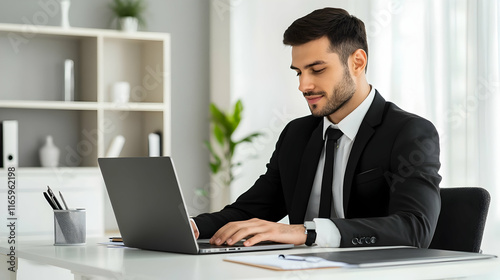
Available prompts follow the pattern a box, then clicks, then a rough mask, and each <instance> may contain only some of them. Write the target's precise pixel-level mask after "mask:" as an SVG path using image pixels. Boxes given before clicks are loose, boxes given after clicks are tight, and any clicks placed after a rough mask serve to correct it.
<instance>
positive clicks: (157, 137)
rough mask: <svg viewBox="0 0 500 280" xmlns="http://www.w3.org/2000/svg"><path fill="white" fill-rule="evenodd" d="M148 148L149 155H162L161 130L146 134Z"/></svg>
mask: <svg viewBox="0 0 500 280" xmlns="http://www.w3.org/2000/svg"><path fill="white" fill-rule="evenodd" d="M148 148H149V149H148V150H149V156H150V157H159V156H161V155H162V150H161V132H159V131H157V132H154V133H150V134H149V135H148Z"/></svg>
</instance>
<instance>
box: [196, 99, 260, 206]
mask: <svg viewBox="0 0 500 280" xmlns="http://www.w3.org/2000/svg"><path fill="white" fill-rule="evenodd" d="M242 111H243V104H242V102H241V100H238V101H237V102H236V104H235V105H234V108H233V109H232V110H230V111H229V112H224V111H222V110H221V109H219V108H218V107H217V106H216V105H215V104H214V103H211V104H210V115H211V121H210V123H211V138H212V141H205V145H206V147H207V148H208V150H209V152H210V171H211V176H212V190H211V191H212V192H216V193H215V194H213V193H212V194H211V198H212V205H211V208H212V209H213V210H220V209H221V207H223V206H225V205H226V204H227V203H229V202H230V201H229V200H230V198H229V195H230V190H229V187H230V186H231V183H232V182H233V180H234V178H235V177H234V173H233V168H234V167H236V166H239V165H241V164H242V162H241V161H235V159H234V154H235V151H236V148H237V147H238V146H239V145H240V144H242V143H251V142H252V141H253V140H254V139H255V138H256V137H258V136H260V135H262V134H261V133H259V132H255V133H251V134H249V135H247V136H245V137H243V138H241V139H239V140H235V139H234V136H233V134H234V132H235V131H236V129H237V128H238V126H239V124H240V122H241V113H242ZM214 187H215V188H217V190H214ZM200 192H201V195H205V196H207V195H208V194H207V193H206V191H204V190H200ZM214 196H217V197H214ZM214 198H216V200H217V201H218V202H217V203H215V204H216V205H214ZM217 204H218V205H217Z"/></svg>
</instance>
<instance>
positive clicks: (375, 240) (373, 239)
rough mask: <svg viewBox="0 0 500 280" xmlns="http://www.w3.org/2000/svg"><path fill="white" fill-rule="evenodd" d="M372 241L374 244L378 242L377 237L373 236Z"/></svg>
mask: <svg viewBox="0 0 500 280" xmlns="http://www.w3.org/2000/svg"><path fill="white" fill-rule="evenodd" d="M370 241H371V243H372V244H375V243H376V242H377V238H376V237H375V236H372V238H371V239H370Z"/></svg>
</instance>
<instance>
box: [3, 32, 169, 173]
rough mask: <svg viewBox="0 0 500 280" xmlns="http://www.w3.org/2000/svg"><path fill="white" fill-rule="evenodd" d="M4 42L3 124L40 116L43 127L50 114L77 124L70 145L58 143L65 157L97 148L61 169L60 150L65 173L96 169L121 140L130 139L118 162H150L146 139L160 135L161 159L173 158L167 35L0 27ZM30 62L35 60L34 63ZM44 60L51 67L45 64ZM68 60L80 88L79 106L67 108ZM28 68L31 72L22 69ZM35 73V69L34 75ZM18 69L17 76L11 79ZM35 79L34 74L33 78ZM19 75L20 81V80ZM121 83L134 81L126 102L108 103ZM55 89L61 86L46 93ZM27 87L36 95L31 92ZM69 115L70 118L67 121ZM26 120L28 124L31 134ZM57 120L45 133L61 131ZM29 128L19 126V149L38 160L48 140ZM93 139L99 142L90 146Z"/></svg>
mask: <svg viewBox="0 0 500 280" xmlns="http://www.w3.org/2000/svg"><path fill="white" fill-rule="evenodd" d="M0 42H1V44H0V61H1V63H0V73H5V74H6V75H4V78H3V80H2V78H1V77H0V110H1V111H2V112H0V120H2V119H17V117H23V116H26V115H29V116H30V118H31V119H34V118H35V117H37V116H38V115H39V116H40V119H39V120H37V121H38V126H39V125H43V118H44V117H45V116H47V115H49V117H50V115H51V114H52V115H53V118H54V119H61V120H63V119H68V118H74V119H77V120H78V121H77V123H75V124H74V127H78V129H72V130H71V131H68V139H61V138H59V139H58V138H57V137H54V141H55V142H56V145H57V143H58V141H59V143H61V144H59V148H63V149H62V150H75V151H77V150H78V146H79V145H80V146H81V145H82V143H83V142H91V143H92V148H91V150H92V151H84V152H81V153H80V155H79V156H81V158H82V160H81V162H78V163H75V162H64V151H62V152H63V154H62V155H61V158H62V159H61V160H62V162H61V166H66V167H96V166H97V158H98V157H103V156H105V154H106V150H107V149H108V147H109V145H110V143H111V141H112V140H113V138H114V137H115V136H117V135H119V134H121V135H124V136H125V138H126V142H125V146H124V149H123V151H122V154H121V156H147V151H148V147H147V135H148V134H149V133H151V132H157V131H160V132H161V133H162V136H163V137H162V139H163V142H162V149H163V154H164V155H170V152H171V148H170V143H171V141H170V139H171V127H170V122H171V120H170V106H171V105H170V100H171V98H170V36H169V34H165V33H152V32H135V33H124V32H120V31H114V30H100V29H87V28H68V29H64V28H60V27H49V26H29V25H18V24H0ZM40 46H46V47H47V46H48V47H47V48H40ZM58 48H60V49H58ZM58 52H59V53H61V54H60V55H58ZM65 53H67V54H68V55H66V56H65ZM28 57H33V58H34V60H33V59H32V60H33V61H32V64H31V61H30V60H29V59H30V58H28ZM37 57H40V58H41V60H44V61H43V63H39V64H37V63H38V62H37V61H36V58H37ZM45 57H49V58H53V61H46V60H47V59H45ZM66 58H69V59H74V61H75V79H76V82H77V83H76V85H75V94H76V96H75V101H70V102H67V101H63V92H62V91H61V86H60V85H61V84H62V83H63V77H62V68H60V67H62V61H64V59H66ZM54 60H55V61H54ZM28 63H30V64H31V65H29V66H28V65H27V64H28ZM23 64H25V65H26V66H25V67H22V66H21V67H19V65H23ZM13 68H14V69H13ZM32 68H35V70H34V71H31V69H32ZM47 68H48V69H47ZM11 69H13V70H11ZM16 70H17V71H18V73H17V75H16V73H11V72H15V71H16ZM24 70H27V71H24ZM30 72H31V73H33V72H34V73H36V74H35V75H31V77H32V78H30ZM53 72H57V73H59V74H61V75H59V76H57V74H54V73H53ZM10 75H11V76H10ZM20 76H23V78H22V80H21V79H19V78H17V77H20ZM9 77H11V78H12V79H9ZM118 81H127V82H129V84H130V86H131V98H130V99H131V100H130V102H129V103H126V104H114V103H113V102H111V98H110V88H111V85H112V84H113V83H114V82H118ZM51 83H53V84H57V85H58V86H55V87H54V86H53V87H51V86H50V85H49V86H47V84H51ZM31 84H33V85H31ZM27 85H29V88H30V89H31V90H26V87H27ZM54 91H59V92H56V93H55V92H54ZM25 113H27V114H25ZM65 115H71V117H68V118H65ZM21 119H22V118H21ZM49 119H50V118H49ZM21 121H23V122H24V123H26V125H27V127H28V128H27V129H26V130H23V127H24V123H23V122H21ZM53 121H54V120H53V119H51V122H50V123H46V126H47V127H48V128H49V127H57V126H59V125H58V123H53ZM29 122H30V121H29V120H20V124H19V125H20V128H19V129H20V134H22V135H23V136H24V137H23V139H20V143H21V144H24V146H26V147H28V148H27V149H26V150H24V151H26V152H28V151H30V153H33V152H34V151H36V150H37V149H36V148H37V147H39V146H40V145H41V143H40V141H42V139H44V138H45V134H44V133H43V132H40V131H35V130H34V129H30V128H29V124H28V123H29ZM61 127H64V125H61ZM30 130H33V131H30ZM84 131H86V132H87V133H83V132H84ZM47 133H49V132H47ZM89 133H91V134H92V135H95V138H96V139H86V137H88V134H89ZM75 134H76V135H75ZM86 135H87V136H86ZM26 139H33V142H31V143H30V142H27V141H26ZM90 140H92V141H90ZM94 140H95V141H94ZM75 141H76V142H75ZM61 146H63V147H61ZM21 148H22V147H21ZM64 148H68V149H64ZM24 151H21V153H23V152H24ZM20 160H21V162H20V167H36V166H38V165H39V163H38V162H37V160H36V156H32V155H31V156H25V155H20Z"/></svg>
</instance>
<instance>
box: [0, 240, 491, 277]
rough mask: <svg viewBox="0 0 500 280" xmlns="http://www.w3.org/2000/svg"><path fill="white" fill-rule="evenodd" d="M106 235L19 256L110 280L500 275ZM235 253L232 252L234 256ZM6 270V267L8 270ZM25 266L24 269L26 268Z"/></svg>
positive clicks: (41, 246) (27, 249)
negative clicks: (185, 246) (146, 242)
mask: <svg viewBox="0 0 500 280" xmlns="http://www.w3.org/2000/svg"><path fill="white" fill-rule="evenodd" d="M102 241H106V240H105V239H90V240H88V242H87V245H86V246H53V245H52V242H51V241H49V240H46V241H29V242H28V241H27V242H21V244H20V245H19V247H18V248H17V251H16V255H17V257H18V258H21V259H27V260H31V261H34V262H39V263H42V264H47V265H53V266H57V267H62V268H65V269H68V270H71V271H72V272H73V273H75V274H76V275H90V276H103V277H107V278H110V279H165V278H166V277H167V276H168V278H169V279H281V278H297V279H325V278H326V277H327V276H328V277H339V278H337V279H340V277H341V278H342V279H405V280H411V279H444V278H454V277H464V278H465V279H481V280H484V279H500V260H498V259H489V260H481V261H462V262H450V263H436V264H425V265H405V266H394V267H383V268H363V269H359V268H355V269H352V268H351V269H348V268H342V269H315V270H302V271H272V270H267V269H262V268H256V267H251V266H246V265H241V264H235V263H229V262H225V261H223V259H224V258H226V257H227V256H228V255H229V254H212V255H184V254H174V253H165V252H155V251H145V250H138V249H132V248H111V247H107V246H105V245H99V244H97V243H98V242H102ZM334 250H345V249H328V248H308V247H302V246H301V247H296V248H294V249H290V250H280V251H266V252H251V253H236V254H238V255H243V254H248V255H255V254H279V253H283V252H285V253H288V254H290V253H294V254H300V253H311V252H326V251H334ZM7 253H8V252H7V244H6V243H5V242H1V243H0V254H3V255H5V254H7ZM231 255H232V254H231ZM2 269H3V268H2ZM19 269H22V267H20V268H19Z"/></svg>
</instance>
